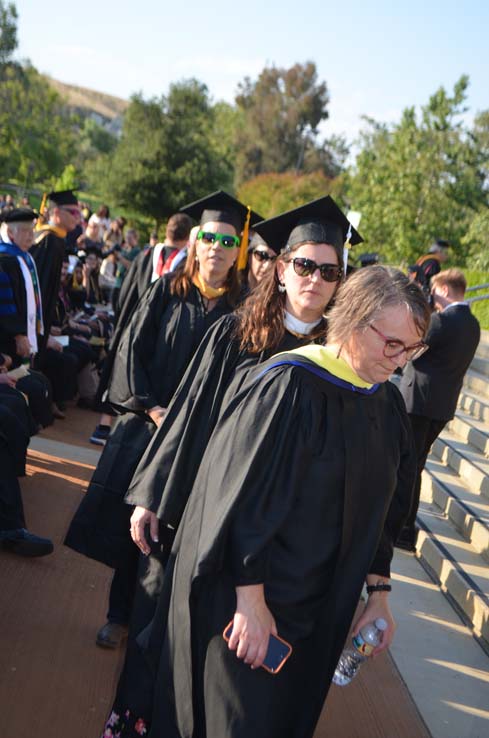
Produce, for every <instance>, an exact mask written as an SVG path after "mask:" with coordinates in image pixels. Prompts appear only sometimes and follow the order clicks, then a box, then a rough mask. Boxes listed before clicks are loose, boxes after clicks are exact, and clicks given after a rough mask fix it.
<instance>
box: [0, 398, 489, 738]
mask: <svg viewBox="0 0 489 738" xmlns="http://www.w3.org/2000/svg"><path fill="white" fill-rule="evenodd" d="M95 417H96V416H94V415H93V414H91V413H83V412H81V411H76V410H74V409H70V411H69V415H68V419H67V421H65V422H64V423H63V422H58V423H57V424H56V425H55V426H54V427H53V428H52V429H49V431H44V432H43V434H42V436H39V437H37V438H35V439H33V442H32V444H31V451H30V453H29V465H28V476H27V477H26V478H25V479H24V480H23V481H22V488H23V494H24V502H25V507H26V514H27V519H28V522H29V526H30V528H31V529H32V530H34V531H36V532H38V533H39V534H41V535H43V534H44V535H48V536H50V537H51V538H53V540H54V543H55V552H54V554H53V555H52V556H49V557H46V558H43V559H38V560H22V559H20V558H19V557H14V556H13V555H10V554H7V553H1V554H0V591H1V593H2V594H1V606H0V634H1V636H0V664H1V670H0V721H1V727H0V735H1V736H2V738H31V737H32V736H36V738H65V736H67V735H69V736H70V738H98V736H99V733H100V730H101V726H102V724H103V721H104V717H105V716H106V714H107V711H108V709H109V707H110V704H111V700H112V696H113V693H114V689H115V685H116V682H117V676H118V672H119V670H120V667H121V663H122V657H123V655H122V652H115V653H114V652H110V651H109V652H107V651H104V650H102V649H99V648H97V647H96V646H95V645H94V635H95V632H96V630H97V628H98V627H99V626H100V624H101V623H102V622H103V621H104V615H105V608H106V599H107V591H108V586H109V582H110V571H109V570H108V569H107V568H105V567H104V566H102V565H100V564H97V563H95V562H93V561H89V560H87V559H85V558H83V557H81V556H78V555H77V554H75V553H74V552H73V551H71V550H69V549H67V548H65V547H64V546H63V545H62V540H63V536H64V534H65V532H66V528H67V526H68V524H69V521H70V519H71V517H72V515H73V513H74V511H75V510H76V507H77V505H78V503H79V500H80V499H81V496H82V494H83V490H84V488H85V487H86V483H87V481H88V479H89V478H90V475H91V473H92V470H93V466H94V464H95V463H96V459H97V457H98V454H99V452H98V450H97V449H96V448H95V447H93V446H91V447H90V446H89V444H87V443H86V441H85V439H86V438H87V437H88V435H89V431H90V430H91V429H92V427H93V424H94V420H95ZM395 571H396V574H395V577H394V584H395V596H394V597H393V601H394V607H395V609H396V616H397V619H398V622H399V624H400V628H399V631H398V635H397V640H396V645H395V647H394V649H393V656H394V660H393V658H392V657H391V655H386V656H382V657H379V658H377V659H376V660H375V661H373V662H372V663H369V664H368V665H365V666H364V667H363V669H362V672H363V673H362V672H360V674H359V676H358V678H357V680H356V681H355V682H353V683H352V684H351V685H350V686H349V687H346V688H337V687H333V688H332V689H331V691H330V694H329V697H328V700H327V703H326V706H325V712H324V713H323V716H322V719H321V721H320V724H319V726H318V729H317V732H316V738H429V735H430V733H429V732H428V730H427V728H426V727H425V723H424V721H423V718H422V717H421V716H420V713H419V712H418V707H417V705H416V704H415V702H414V700H413V698H412V697H411V694H413V695H414V697H415V699H416V702H417V704H418V706H421V707H422V708H423V715H424V720H426V721H427V722H428V723H429V726H430V730H431V732H432V734H433V736H434V738H438V736H440V737H441V736H452V735H453V736H454V738H455V736H456V738H465V737H467V738H469V736H470V738H483V736H484V737H485V738H487V736H488V735H489V731H487V730H485V732H484V731H483V728H485V727H486V726H487V725H489V721H488V717H489V716H488V714H487V705H488V703H489V700H487V699H486V703H485V708H484V705H483V704H482V692H481V693H480V694H479V691H478V686H480V685H484V687H486V688H487V687H488V684H487V682H488V681H489V676H488V672H487V657H486V656H485V655H484V654H483V653H482V651H481V650H480V648H479V647H478V646H477V644H475V642H474V641H473V640H472V639H471V638H470V637H469V636H467V634H466V633H464V635H463V638H462V637H461V640H463V641H465V642H469V641H470V644H471V647H472V648H475V649H476V651H474V653H473V660H470V659H469V660H467V658H466V656H465V654H461V653H460V652H459V651H458V650H456V649H455V650H453V649H454V648H455V647H454V646H453V643H454V640H452V636H453V634H455V636H456V638H458V635H459V634H460V633H461V630H460V628H461V626H460V625H459V626H458V630H457V627H455V628H454V627H453V626H452V625H450V624H449V623H450V614H449V613H446V612H445V610H444V609H443V607H442V605H441V604H440V609H438V605H437V609H436V610H434V609H433V604H432V602H433V600H432V599H431V598H430V597H428V599H426V598H425V595H426V594H427V593H429V592H432V591H433V585H431V584H430V583H429V581H428V580H427V579H426V577H425V575H424V573H423V571H422V569H421V567H420V565H419V564H418V563H417V562H416V561H415V559H414V558H413V557H412V556H408V555H405V554H399V555H397V556H396V563H395ZM434 594H437V595H438V593H436V592H435V593H434ZM438 597H441V595H438ZM442 599H443V598H442ZM445 604H446V603H445ZM446 607H448V605H446ZM413 624H414V625H413ZM413 628H414V629H413ZM435 631H436V634H437V636H441V634H445V635H447V636H450V638H449V643H450V645H449V646H448V647H447V646H446V644H445V641H444V640H443V638H441V639H438V638H435ZM438 641H439V642H438ZM478 652H480V654H482V656H483V659H482V660H481V661H477V658H476V654H477V653H478ZM484 659H486V661H485V662H484ZM423 663H424V664H425V665H426V664H429V665H430V668H431V669H432V672H431V674H430V673H428V675H427V676H425V675H423V676H422V675H421V670H420V669H421V665H422V664H423ZM477 664H478V665H477ZM399 670H400V671H399ZM400 672H401V673H400ZM448 673H449V674H450V675H451V676H452V680H451V686H450V685H449V686H450V688H449V687H448V686H447V682H443V683H442V682H439V679H440V678H442V677H443V675H446V674H448ZM401 674H402V676H401ZM423 674H424V672H423ZM453 675H455V678H454V676H453ZM455 680H456V683H455ZM406 682H407V685H408V687H409V689H408V687H407V686H406ZM438 684H440V685H442V686H440V687H439V688H438ZM443 685H444V686H443ZM474 685H476V687H477V688H476V689H472V690H471V689H470V687H471V686H472V687H474ZM435 687H436V689H434V688H435ZM455 687H459V691H458V692H457V691H456V689H455ZM488 691H489V690H488ZM432 694H435V697H434V698H432V697H431V696H430V695H432ZM425 708H427V709H425ZM447 724H448V725H447ZM462 724H464V725H467V724H469V725H470V726H471V730H472V732H467V731H466V732H463V730H461V732H453V731H452V732H448V730H449V728H450V729H451V728H453V730H458V728H459V727H460V726H462ZM445 728H446V731H447V732H444V730H445ZM213 738H225V737H224V736H223V737H220V736H216V737H213ZM250 738H251V737H250Z"/></svg>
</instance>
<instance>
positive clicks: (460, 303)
mask: <svg viewBox="0 0 489 738" xmlns="http://www.w3.org/2000/svg"><path fill="white" fill-rule="evenodd" d="M458 305H465V306H466V307H470V305H469V303H468V302H467V300H458V301H457V302H451V303H450V305H446V306H445V307H444V308H443V310H442V313H444V312H445V310H449V308H453V307H457V306H458Z"/></svg>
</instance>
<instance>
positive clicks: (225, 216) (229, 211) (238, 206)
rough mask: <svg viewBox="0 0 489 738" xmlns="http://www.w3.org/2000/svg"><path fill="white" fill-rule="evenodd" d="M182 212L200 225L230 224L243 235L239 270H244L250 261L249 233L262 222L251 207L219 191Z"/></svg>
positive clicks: (181, 210) (193, 203)
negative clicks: (251, 228)
mask: <svg viewBox="0 0 489 738" xmlns="http://www.w3.org/2000/svg"><path fill="white" fill-rule="evenodd" d="M180 212H182V213H186V214H187V215H189V216H190V217H191V218H194V220H198V221H199V222H200V225H204V224H205V223H210V222H211V221H214V222H216V223H229V225H232V226H233V227H234V228H235V229H236V233H238V234H239V233H242V236H241V246H240V249H239V256H238V269H244V268H245V267H246V263H247V260H248V231H249V228H250V227H252V226H254V224H255V223H258V222H259V221H260V220H263V218H262V216H261V215H258V213H255V212H253V210H252V209H251V208H250V207H247V206H246V205H243V203H241V202H240V201H239V200H236V198H235V197H232V196H231V195H228V193H227V192H224V190H217V192H213V193H212V194H211V195H207V196H206V197H202V198H201V199H200V200H196V201H195V202H191V203H190V205H185V207H183V208H180Z"/></svg>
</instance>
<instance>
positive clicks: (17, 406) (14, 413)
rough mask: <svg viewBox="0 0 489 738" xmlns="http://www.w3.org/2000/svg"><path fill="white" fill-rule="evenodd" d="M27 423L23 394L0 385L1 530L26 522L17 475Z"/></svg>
mask: <svg viewBox="0 0 489 738" xmlns="http://www.w3.org/2000/svg"><path fill="white" fill-rule="evenodd" d="M30 425H31V420H30V413H29V408H28V407H27V404H26V401H25V399H24V397H23V396H22V394H21V393H20V392H18V391H17V390H15V389H13V388H11V387H7V386H6V385H0V470H1V472H0V531H2V530H12V529H16V528H23V527H24V526H25V519H24V508H23V505H22V496H21V491H20V486H19V482H18V480H17V477H18V476H22V475H24V474H25V459H26V453H27V446H28V444H29V436H30Z"/></svg>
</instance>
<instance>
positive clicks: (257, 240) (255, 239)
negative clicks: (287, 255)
mask: <svg viewBox="0 0 489 738" xmlns="http://www.w3.org/2000/svg"><path fill="white" fill-rule="evenodd" d="M257 246H268V243H267V242H266V241H265V239H264V238H263V236H260V234H259V233H257V232H256V231H255V232H254V233H253V236H252V238H251V241H250V245H249V250H250V251H253V249H256V247H257ZM277 253H278V251H277Z"/></svg>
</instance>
